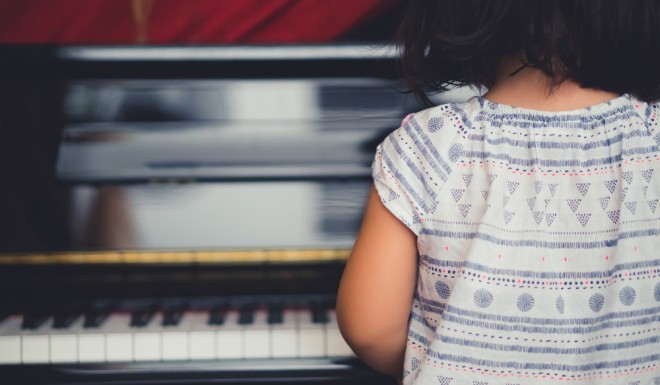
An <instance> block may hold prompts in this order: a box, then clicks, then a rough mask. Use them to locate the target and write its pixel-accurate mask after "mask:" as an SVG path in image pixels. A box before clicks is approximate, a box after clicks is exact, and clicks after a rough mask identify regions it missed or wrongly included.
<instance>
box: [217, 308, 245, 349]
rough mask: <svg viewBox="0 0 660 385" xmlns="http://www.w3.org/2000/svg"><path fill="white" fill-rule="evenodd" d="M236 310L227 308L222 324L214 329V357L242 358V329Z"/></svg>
mask: <svg viewBox="0 0 660 385" xmlns="http://www.w3.org/2000/svg"><path fill="white" fill-rule="evenodd" d="M238 317H239V312H238V310H234V309H232V310H228V311H227V317H226V319H225V322H224V324H222V325H220V326H218V327H217V331H216V349H217V350H216V357H217V358H219V359H232V358H234V359H236V358H243V357H244V352H243V331H242V326H241V325H239V324H238Z"/></svg>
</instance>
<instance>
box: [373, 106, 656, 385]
mask: <svg viewBox="0 0 660 385" xmlns="http://www.w3.org/2000/svg"><path fill="white" fill-rule="evenodd" d="M657 110H658V106H657V105H655V104H648V103H645V102H642V101H639V100H637V99H635V98H633V97H631V96H629V95H623V96H620V97H618V98H615V99H613V100H611V101H609V102H606V103H602V104H598V105H595V106H592V107H589V108H584V109H580V110H574V111H568V112H542V111H534V110H528V109H523V108H516V107H512V106H508V105H503V104H498V103H492V102H489V101H487V100H485V99H483V98H480V97H475V98H472V99H470V100H469V101H468V102H466V103H463V104H449V105H442V106H439V107H435V108H432V109H429V110H426V111H423V112H421V113H417V114H415V115H413V116H411V117H409V118H408V119H407V121H406V122H405V124H404V125H403V127H402V128H400V129H399V130H397V131H395V132H394V133H393V134H392V135H390V137H388V138H387V139H386V140H385V142H384V143H383V144H382V145H381V147H380V148H379V151H378V153H377V156H376V162H375V165H374V178H375V184H376V187H377V189H378V191H379V195H380V196H381V198H384V200H383V202H384V204H385V206H386V207H387V208H388V209H389V210H390V211H391V212H392V213H394V214H395V215H396V216H397V217H398V218H399V219H400V220H401V221H402V222H403V223H405V224H406V225H408V226H409V227H410V228H411V229H412V230H413V231H414V232H415V234H416V235H417V245H418V252H419V270H418V274H419V275H418V280H417V290H416V293H415V300H414V306H413V311H412V314H411V320H410V331H409V335H408V347H407V352H406V359H405V364H404V383H413V382H414V383H424V384H426V383H428V384H438V383H440V384H472V383H473V381H475V382H474V384H491V385H495V384H518V383H534V384H545V383H547V384H555V383H557V381H564V380H566V381H571V382H575V383H582V384H642V385H644V384H652V382H651V381H652V378H654V377H655V378H656V381H660V378H659V377H658V376H659V375H658V373H657V371H656V370H657V365H658V361H659V360H660V349H659V345H658V321H659V318H658V312H659V309H660V282H658V276H659V273H660V260H659V259H658V256H657V250H656V249H657V248H658V246H660V243H659V242H658V235H659V234H658V231H659V230H658V229H659V228H660V226H659V224H660V210H659V209H658V200H659V199H660V180H658V179H657V178H658V177H660V170H656V169H657V168H658V165H659V164H660V163H658V161H660V148H659V147H658V142H659V141H660V128H658V124H657V120H658V117H657V113H658V111H657Z"/></svg>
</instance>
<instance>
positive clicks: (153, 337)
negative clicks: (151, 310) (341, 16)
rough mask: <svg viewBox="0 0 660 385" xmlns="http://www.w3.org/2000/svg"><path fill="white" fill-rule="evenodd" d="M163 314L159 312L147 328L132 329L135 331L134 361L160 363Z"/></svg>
mask: <svg viewBox="0 0 660 385" xmlns="http://www.w3.org/2000/svg"><path fill="white" fill-rule="evenodd" d="M162 321H163V314H162V313H161V312H158V313H156V314H155V315H154V317H153V318H152V319H151V320H150V321H149V323H148V324H147V325H146V326H142V327H132V328H131V329H132V331H133V344H134V345H133V359H134V360H135V361H160V360H161V357H162V350H161V332H162V326H161V323H162Z"/></svg>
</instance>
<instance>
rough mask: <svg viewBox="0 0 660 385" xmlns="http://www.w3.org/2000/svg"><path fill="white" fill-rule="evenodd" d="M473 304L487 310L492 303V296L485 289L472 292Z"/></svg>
mask: <svg viewBox="0 0 660 385" xmlns="http://www.w3.org/2000/svg"><path fill="white" fill-rule="evenodd" d="M474 303H475V304H476V305H477V306H479V307H482V308H487V307H488V306H490V305H491V304H492V303H493V294H492V293H491V292H490V291H488V290H486V289H479V290H477V291H475V292H474Z"/></svg>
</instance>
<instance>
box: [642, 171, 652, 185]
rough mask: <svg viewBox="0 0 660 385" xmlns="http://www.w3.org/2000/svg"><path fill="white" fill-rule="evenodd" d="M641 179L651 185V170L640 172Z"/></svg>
mask: <svg viewBox="0 0 660 385" xmlns="http://www.w3.org/2000/svg"><path fill="white" fill-rule="evenodd" d="M642 178H644V180H645V181H646V183H651V178H653V169H648V170H642Z"/></svg>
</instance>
